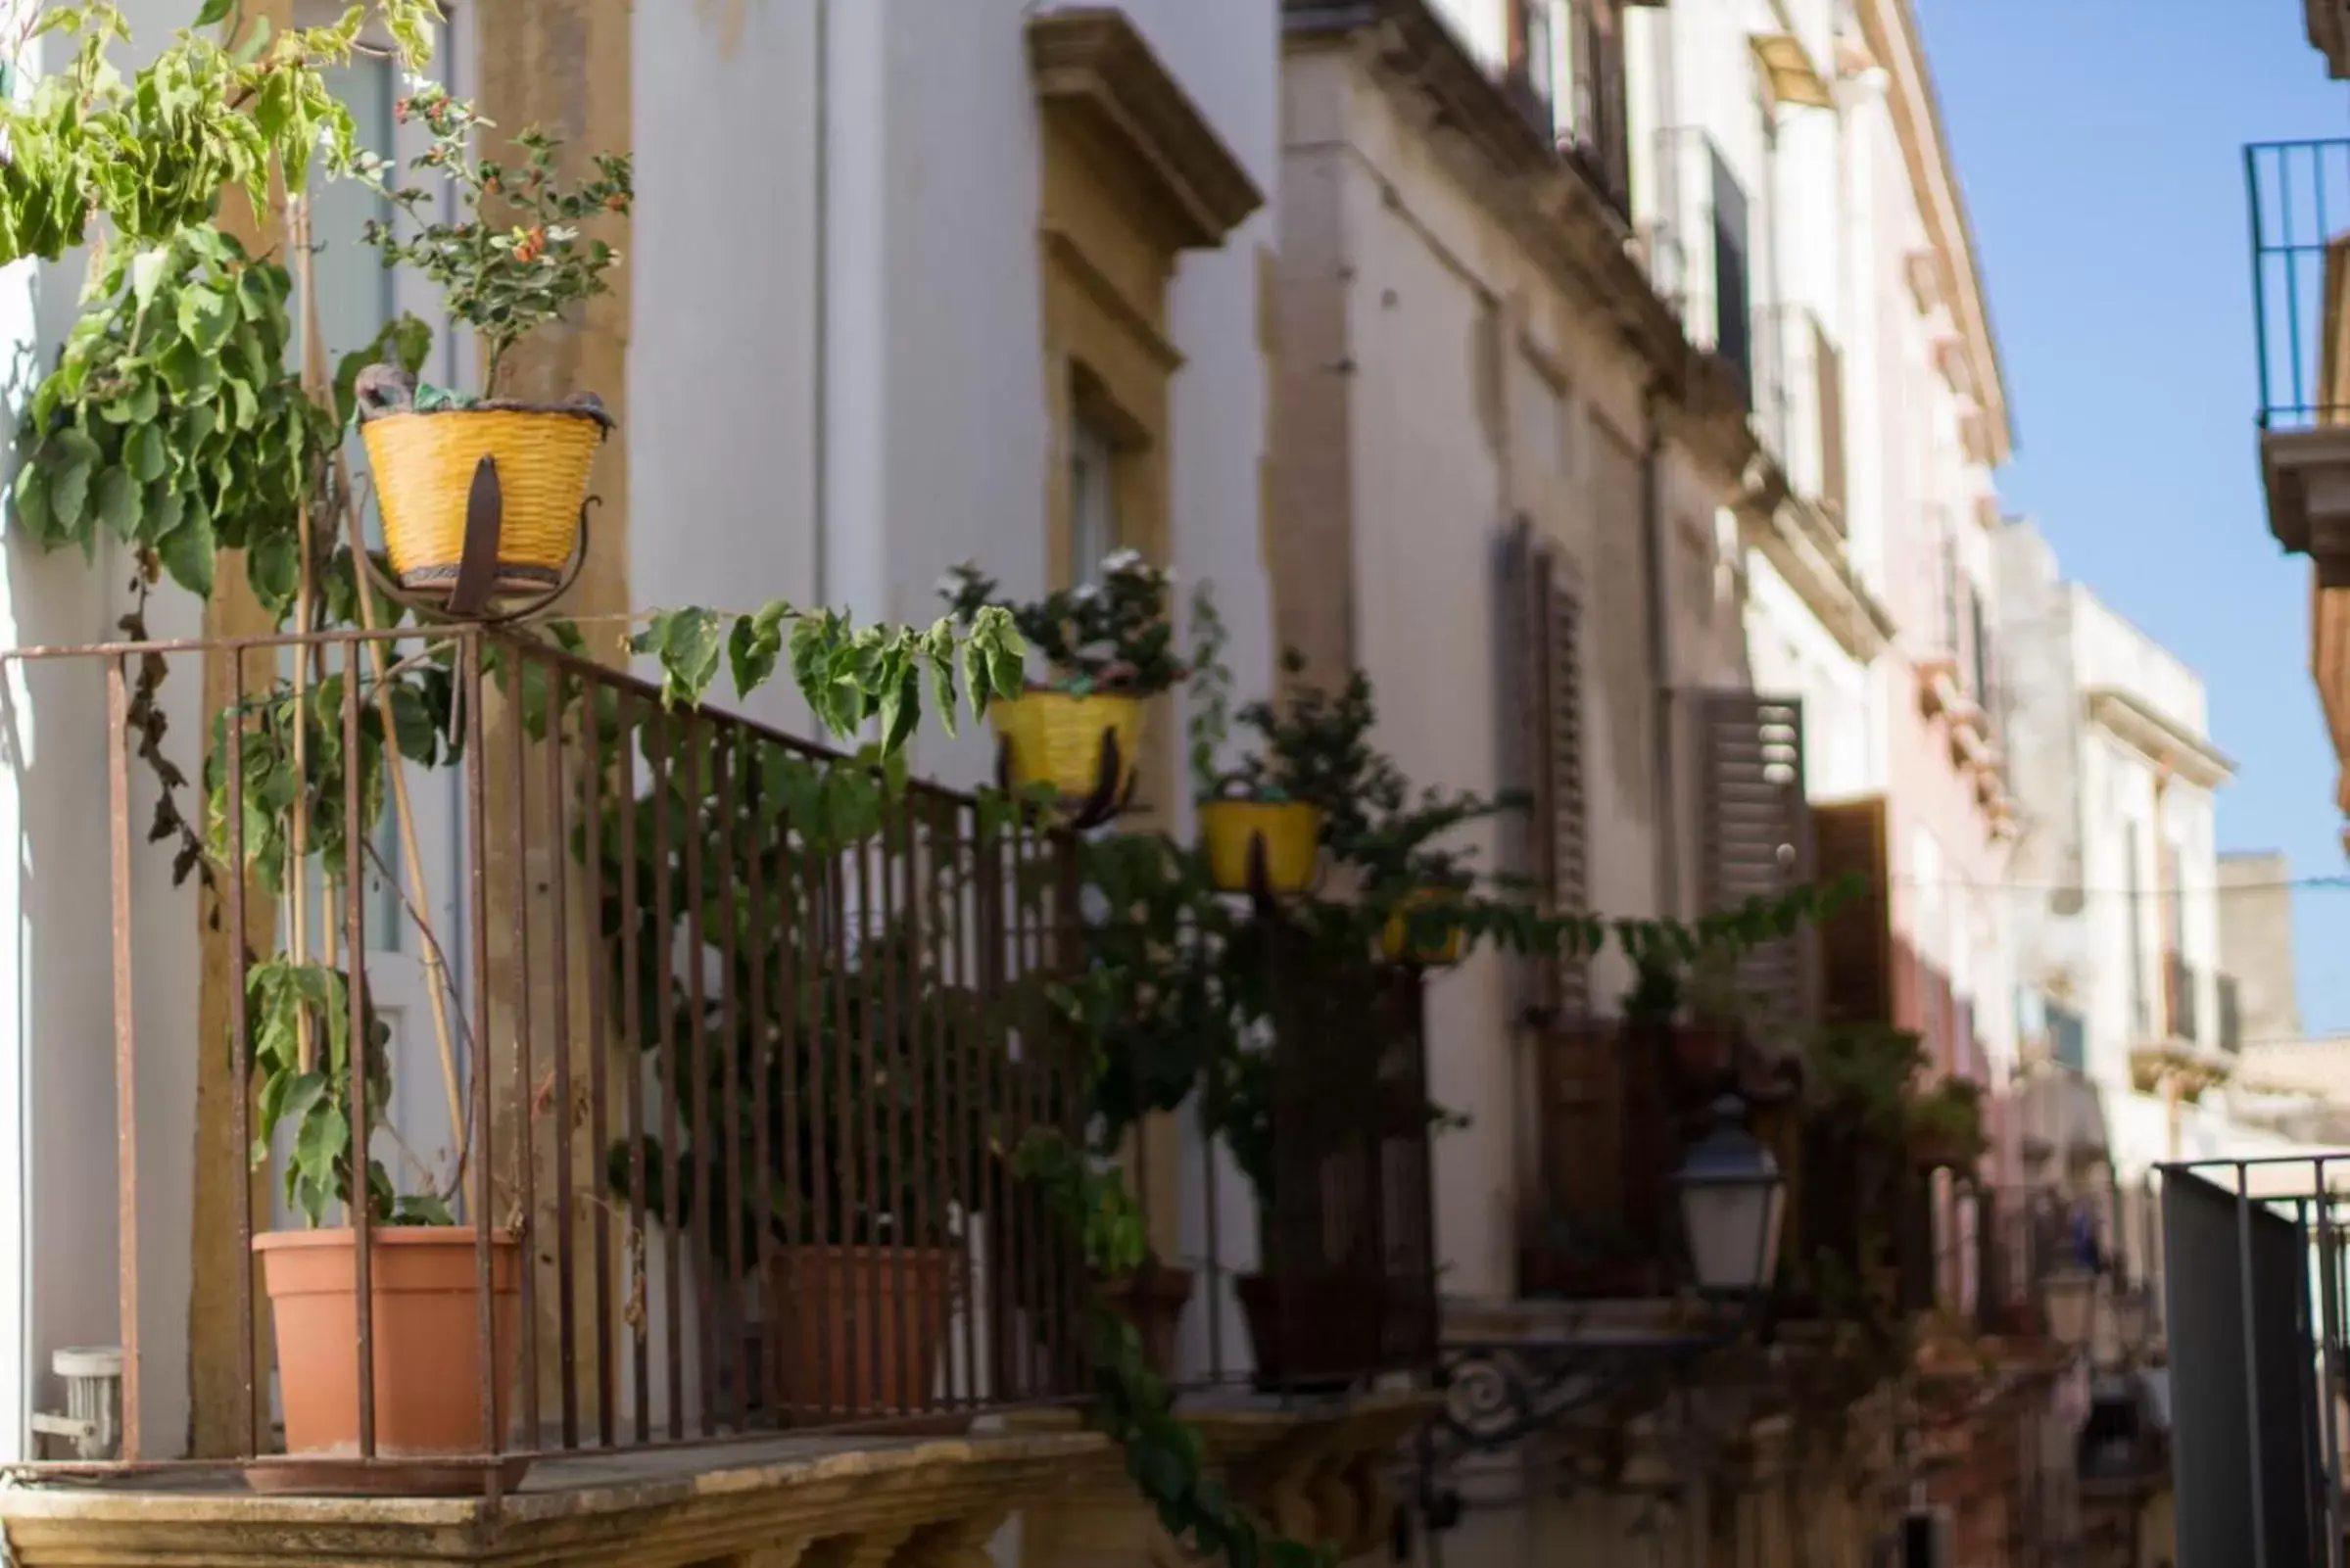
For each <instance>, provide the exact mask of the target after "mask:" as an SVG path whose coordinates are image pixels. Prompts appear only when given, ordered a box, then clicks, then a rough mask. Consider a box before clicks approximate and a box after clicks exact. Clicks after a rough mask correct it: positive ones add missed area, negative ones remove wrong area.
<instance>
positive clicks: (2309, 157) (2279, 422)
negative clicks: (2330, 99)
mask: <svg viewBox="0 0 2350 1568" xmlns="http://www.w3.org/2000/svg"><path fill="white" fill-rule="evenodd" d="M2244 186H2245V195H2246V199H2247V203H2248V206H2249V208H2250V215H2251V228H2252V307H2253V330H2254V344H2255V358H2256V361H2257V366H2258V370H2259V377H2260V410H2259V417H2260V426H2261V428H2262V429H2263V430H2269V431H2286V430H2304V429H2308V428H2310V427H2312V426H2315V425H2332V424H2341V423H2344V422H2345V421H2350V387H2345V385H2344V384H2343V383H2342V377H2343V376H2344V374H2345V373H2346V372H2350V360H2345V359H2344V358H2343V356H2342V354H2341V350H2342V349H2343V348H2344V347H2345V346H2350V345H2344V344H2342V343H2340V342H2337V341H2335V339H2334V337H2333V336H2331V335H2333V334H2338V333H2340V332H2341V331H2342V329H2343V326H2344V319H2343V313H2342V309H2341V306H2340V303H2339V302H2340V300H2341V297H2342V291H2343V289H2344V286H2345V283H2350V277H2346V276H2345V268H2350V138H2339V137H2337V138H2329V139H2326V140H2317V141H2278V142H2255V143H2252V144H2251V145H2249V146H2247V147H2245V149H2244Z"/></svg>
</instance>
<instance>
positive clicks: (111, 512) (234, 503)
mask: <svg viewBox="0 0 2350 1568" xmlns="http://www.w3.org/2000/svg"><path fill="white" fill-rule="evenodd" d="M292 287H293V283H292V280H291V279H290V278H289V277H288V276H287V274H286V271H285V269H284V268H283V267H281V266H279V265H277V264H276V263H275V262H271V261H254V260H253V259H252V258H250V257H248V256H247V255H246V254H245V250H244V248H243V247H242V246H240V245H239V244H238V243H237V242H236V241H235V240H234V239H231V238H230V237H229V236H227V235H225V234H223V233H221V232H220V231H219V230H218V229H216V228H214V227H212V226H211V225H210V224H198V225H195V226H193V227H190V228H186V229H183V230H181V231H180V232H179V233H178V234H176V235H174V236H173V237H172V238H171V239H170V240H169V241H168V242H166V243H165V244H163V245H161V246H159V247H158V248H156V249H153V250H144V251H137V250H132V249H130V248H129V247H118V248H116V249H114V250H113V251H111V252H110V253H109V256H108V259H107V261H106V263H105V265H104V266H102V267H100V268H99V269H98V270H97V271H96V273H95V274H94V275H93V276H92V278H91V280H90V283H89V285H88V287H87V288H86V289H85V290H84V292H83V297H82V300H83V309H82V314H81V316H80V317H79V319H78V320H76V321H75V323H74V325H73V329H72V334H71V335H70V336H69V337H68V338H67V340H66V346H65V352H64V354H63V355H62V356H60V358H59V361H58V366H57V368H56V370H54V371H53V372H51V373H50V374H49V375H48V376H47V377H46V378H44V379H43V380H42V382H41V383H40V385H39V386H38V387H37V388H36V389H35V390H34V392H33V396H32V402H31V404H30V406H29V407H28V409H27V411H26V414H25V418H24V428H23V430H22V431H21V433H20V436H19V444H18V451H19V456H20V463H21V466H20V467H19V469H18V473H17V481H16V492H15V499H16V515H17V518H18V521H19V522H20V523H22V524H23V525H24V528H25V530H26V531H27V532H28V534H29V535H30V536H31V538H32V539H33V541H34V542H35V543H36V544H38V545H39V546H41V547H42V548H43V549H58V548H64V547H68V546H72V547H76V548H78V549H80V550H81V552H82V553H83V554H84V555H85V556H87V555H89V554H91V553H92V552H93V551H94V550H95V549H96V547H97V542H98V539H99V537H100V535H101V533H103V534H105V535H107V536H110V537H112V538H114V539H115V540H117V541H119V542H120V543H121V544H124V545H127V546H133V547H134V548H137V549H142V550H153V551H154V552H155V555H156V558H157V560H158V561H159V562H161V564H162V566H163V568H164V570H165V571H166V572H167V573H168V575H169V577H170V578H171V580H172V581H173V582H175V583H177V584H178V585H179V586H180V587H182V588H184V589H187V590H188V591H189V592H191V593H194V594H201V595H209V594H211V593H212V590H213V581H214V560H215V557H216V555H217V553H218V552H219V551H220V550H223V549H242V550H245V551H246V552H247V555H246V574H247V577H248V579H249V581H250V582H251V583H252V586H253V591H254V594H255V596H256V597H258V598H259V599H260V600H261V602H262V605H263V607H264V609H266V610H267V611H268V612H269V613H270V614H271V615H273V616H276V617H283V616H284V615H286V614H288V613H290V612H291V611H292V609H293V606H294V598H295V593H296V588H297V584H298V581H299V578H300V574H301V559H300V553H299V549H298V532H297V526H296V524H297V516H298V511H299V508H300V506H301V505H302V503H303V502H304V500H305V499H308V498H310V497H311V496H312V494H313V492H314V487H315V485H316V482H317V474H318V470H319V467H320V465H321V462H322V459H323V457H324V456H325V454H326V453H327V452H329V451H332V449H333V446H334V443H335V439H336V431H337V423H338V422H337V420H336V419H335V418H334V416H333V414H332V413H331V412H330V411H329V410H326V409H322V408H319V407H317V406H316V405H314V404H312V402H311V401H310V399H308V398H307V397H305V396H304V395H303V391H302V385H301V382H300V381H299V380H298V379H297V378H296V377H294V376H292V375H290V374H288V373H287V371H286V369H285V365H286V362H287V357H288V346H289V343H290V341H291V338H292V327H291V323H290V322H289V321H288V320H287V317H286V309H285V305H286V296H287V295H288V293H289V292H290V291H291V290H292Z"/></svg>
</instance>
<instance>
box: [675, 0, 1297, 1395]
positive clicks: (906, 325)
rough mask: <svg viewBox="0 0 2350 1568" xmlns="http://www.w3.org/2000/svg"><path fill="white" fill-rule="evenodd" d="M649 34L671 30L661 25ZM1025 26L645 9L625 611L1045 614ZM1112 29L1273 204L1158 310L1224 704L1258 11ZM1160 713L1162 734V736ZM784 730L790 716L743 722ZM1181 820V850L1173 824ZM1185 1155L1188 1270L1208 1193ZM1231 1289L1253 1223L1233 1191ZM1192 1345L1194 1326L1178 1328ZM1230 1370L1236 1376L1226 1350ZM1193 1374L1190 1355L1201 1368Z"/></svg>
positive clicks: (1245, 476) (958, 4)
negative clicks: (1253, 194) (954, 592)
mask: <svg viewBox="0 0 2350 1568" xmlns="http://www.w3.org/2000/svg"><path fill="white" fill-rule="evenodd" d="M655 9H658V8H655ZM1046 9H1050V8H1049V7H1047V6H1042V5H1037V4H1033V3H1026V0H810V3H807V4H802V5H794V6H752V7H748V8H725V7H698V6H697V7H692V8H683V9H682V10H681V14H680V15H679V16H676V17H672V16H670V15H668V14H667V12H666V11H665V10H661V11H660V12H659V14H658V15H657V16H656V15H655V14H654V12H653V11H650V10H647V9H646V8H642V7H641V8H640V9H639V12H638V18H637V24H636V71H635V90H636V94H637V101H636V105H635V120H636V127H637V137H638V147H637V183H638V188H639V191H640V193H641V195H640V206H639V210H638V221H637V224H636V241H635V251H634V253H633V254H632V256H631V257H630V263H631V265H632V266H633V267H634V269H635V273H634V285H635V290H636V293H635V313H636V320H637V326H636V329H635V332H634V334H633V339H632V343H631V355H630V402H631V406H632V409H633V410H635V415H634V423H635V428H634V429H633V430H632V432H631V435H630V441H631V446H630V459H631V464H632V475H631V481H632V482H631V494H630V516H631V549H630V556H631V559H630V573H631V590H632V594H633V597H634V598H635V600H636V602H637V603H638V604H640V605H655V604H675V603H688V602H692V603H703V604H711V605H720V606H726V607H730V608H738V609H740V608H747V607H750V606H753V605H755V604H757V603H760V602H763V601H764V600H765V599H767V598H770V597H774V596H778V595H782V596H787V597H791V598H793V599H795V600H797V601H800V602H812V603H823V604H828V605H837V606H845V607H847V608H848V609H850V610H851V611H852V612H853V613H855V614H856V615H857V616H858V617H859V618H860V619H861V620H869V619H877V618H890V619H898V620H914V621H921V622H927V621H929V620H930V619H931V618H933V617H934V616H935V615H936V614H938V613H939V611H940V609H941V608H942V606H941V605H940V604H939V602H938V600H937V598H936V595H935V589H936V585H937V582H938V579H939V577H940V575H941V574H942V573H943V572H944V571H945V570H946V569H947V568H948V567H950V566H952V565H954V564H956V563H958V562H960V561H964V560H976V561H978V562H979V563H980V564H981V565H982V566H983V567H984V568H985V569H986V570H987V571H988V572H989V573H990V574H991V575H993V576H995V577H996V578H997V579H998V580H999V581H1000V582H1001V583H1002V584H1003V587H1004V591H1005V593H1006V594H1010V595H1014V596H1032V595H1033V594H1037V593H1040V592H1041V591H1042V589H1043V587H1044V586H1045V585H1044V577H1045V571H1046V548H1047V539H1046V524H1045V516H1044V506H1045V496H1046V487H1047V482H1048V476H1049V469H1048V464H1049V463H1050V462H1051V461H1052V452H1051V430H1050V426H1049V422H1048V413H1047V404H1046V390H1047V389H1046V384H1045V379H1044V378H1045V364H1044V358H1043V353H1042V342H1043V325H1042V308H1043V303H1042V302H1043V291H1044V285H1043V279H1042V275H1041V272H1040V258H1041V252H1040V248H1039V244H1038V233H1037V202H1038V196H1039V180H1040V174H1041V156H1042V155H1041V139H1040V130H1039V124H1038V118H1037V111H1036V104H1035V98H1034V94H1033V90H1032V88H1031V81H1030V75H1029V65H1028V45H1027V39H1026V34H1025V31H1024V24H1025V23H1026V21H1027V20H1028V19H1029V18H1030V17H1031V16H1032V15H1034V14H1036V13H1037V12H1039V11H1042V10H1046ZM1124 9H1125V10H1126V11H1127V14H1128V15H1129V16H1130V17H1131V18H1132V19H1133V20H1134V22H1135V24H1136V25H1137V27H1138V28H1139V29H1140V30H1141V32H1142V33H1143V35H1144V37H1145V38H1146V39H1147V40H1148V41H1149V43H1150V44H1151V46H1152V48H1153V49H1154V50H1155V51H1156V52H1157V53H1158V54H1159V56H1160V58H1161V59H1162V61H1163V62H1164V63H1165V64H1166V65H1167V67H1168V69H1169V71H1171V72H1172V73H1173V74H1174V75H1175V78H1176V80H1177V81H1178V82H1180V83H1181V85H1182V86H1183V88H1184V90H1185V91H1186V92H1187V93H1188V94H1189V95H1190V96H1191V97H1192V99H1193V100H1194V102H1195V103H1196V104H1197V105H1198V106H1199V107H1200V109H1201V111H1202V113H1203V114H1204V115H1205V116H1206V118H1207V119H1209V120H1210V122H1211V123H1212V124H1213V125H1214V127H1215V129H1216V131H1217V133H1218V134H1219V136H1220V137H1221V138H1222V139H1223V142H1224V144H1225V146H1226V147H1227V148H1229V149H1230V150H1231V152H1232V153H1233V154H1234V155H1235V156H1236V157H1237V158H1238V159H1239V161H1240V162H1241V164H1242V165H1243V166H1245V167H1246V168H1247V170H1248V172H1249V174H1250V177H1251V178H1252V179H1253V180H1254V181H1255V182H1256V184H1257V186H1258V188H1259V189H1260V190H1261V191H1262V192H1264V193H1265V196H1266V199H1267V206H1266V208H1265V209H1263V210H1261V211H1260V212H1259V213H1258V214H1256V215H1254V216H1253V217H1251V218H1250V219H1249V220H1248V221H1247V222H1246V223H1244V224H1243V225H1242V227H1241V228H1240V229H1239V230H1238V231H1237V232H1236V233H1234V234H1233V235H1232V236H1231V237H1230V238H1229V239H1228V240H1227V242H1226V244H1225V245H1224V247H1223V249H1222V250H1220V251H1216V252H1212V253H1190V254H1186V255H1185V256H1184V257H1183V258H1182V259H1181V260H1180V261H1179V263H1178V266H1177V269H1176V272H1175V278H1174V280H1173V284H1172V286H1171V291H1170V296H1169V316H1170V325H1171V329H1172V335H1173V338H1174V341H1175V345H1176V347H1177V348H1178V349H1179V350H1180V351H1181V353H1182V355H1183V364H1182V367H1181V368H1180V369H1179V370H1178V371H1177V372H1176V373H1175V378H1174V382H1173V385H1172V388H1171V410H1170V418H1171V424H1172V431H1171V442H1170V448H1171V450H1170V474H1169V482H1170V493H1171V494H1170V499H1171V511H1170V537H1171V541H1172V554H1173V565H1174V566H1175V570H1176V572H1177V575H1178V578H1179V580H1180V584H1181V587H1182V592H1183V594H1185V596H1186V598H1187V597H1188V594H1189V590H1190V587H1191V585H1192V584H1194V583H1197V582H1200V581H1203V580H1204V581H1212V582H1213V583H1214V584H1215V587H1216V591H1217V599H1218V606H1219V609H1220V610H1221V612H1222V614H1223V619H1224V621H1225V623H1226V625H1227V627H1228V628H1229V630H1230V633H1231V641H1230V644H1229V646H1228V647H1227V649H1226V653H1225V657H1226V661H1227V663H1228V664H1229V665H1230V667H1231V669H1232V672H1233V676H1234V680H1235V684H1236V688H1237V689H1238V690H1239V691H1240V692H1241V693H1242V695H1243V699H1244V700H1245V698H1246V697H1247V696H1251V695H1254V694H1256V693H1258V692H1260V691H1264V690H1266V689H1269V687H1270V685H1271V672H1272V667H1273V659H1272V648H1271V624H1270V622H1271V612H1270V598H1269V594H1268V589H1267V582H1266V574H1265V567H1264V561H1263V557H1262V533H1261V528H1262V510H1263V508H1262V504H1261V499H1260V498H1261V489H1260V472H1261V462H1262V459H1263V458H1264V455H1265V430H1266V420H1267V403H1268V399H1269V398H1270V396H1271V389H1270V388H1269V387H1268V385H1267V375H1266V361H1265V359H1264V356H1263V353H1262V349H1261V346H1260V343H1259V338H1258V331H1259V309H1258V303H1259V302H1258V287H1257V277H1258V253H1259V250H1260V248H1261V247H1263V246H1267V245H1270V244H1271V236H1272V230H1273V217H1272V210H1273V208H1272V204H1273V202H1274V201H1275V198H1276V193H1277V178H1278V173H1279V158H1278V151H1277V145H1276V142H1277V136H1278V119H1279V86H1278V83H1279V70H1280V51H1279V32H1278V24H1277V12H1278V7H1277V5H1275V4H1274V3H1273V0H1128V3H1127V4H1126V5H1125V7H1124ZM1180 700H1181V699H1180V697H1179V696H1178V697H1177V698H1176V699H1175V701H1176V705H1177V709H1178V713H1177V720H1178V723H1179V718H1180ZM750 707H751V710H752V711H753V712H755V713H757V714H759V715H761V716H763V717H766V718H769V719H771V720H773V721H776V722H780V723H782V724H785V725H787V726H791V727H792V728H795V729H800V730H804V728H805V722H804V714H803V712H802V710H801V709H800V707H799V705H798V703H797V702H796V699H794V698H791V697H790V696H788V695H786V694H784V693H783V692H781V691H780V690H777V689H771V690H770V691H768V692H765V693H762V694H761V695H760V696H759V697H758V698H756V699H754V700H753V702H752V703H751V704H750ZM913 763H914V766H915V768H916V770H917V771H918V772H921V773H924V774H927V775H930V776H932V777H935V778H940V779H943V780H944V781H946V782H948V783H952V784H975V783H979V782H981V781H983V780H984V779H987V778H990V777H992V773H993V765H994V750H993V744H992V741H991V740H989V739H988V738H987V736H985V734H984V733H983V731H982V732H973V731H971V730H969V729H966V732H965V734H964V735H963V736H962V737H961V738H959V739H951V740H950V739H948V738H946V737H945V736H943V735H941V734H940V733H938V731H937V730H936V729H935V727H926V728H925V730H924V731H923V733H922V735H921V736H920V737H919V738H918V739H917V740H916V742H915V744H914V754H913ZM1172 804H1173V817H1174V819H1175V821H1174V822H1173V823H1172V824H1171V826H1175V827H1176V828H1177V829H1178V830H1181V829H1182V828H1183V827H1184V825H1185V819H1187V817H1188V812H1189V807H1188V802H1187V801H1181V800H1178V801H1175V802H1174V803H1172ZM1202 1158H1203V1156H1202V1152H1201V1151H1200V1150H1199V1149H1198V1148H1197V1147H1196V1143H1193V1144H1192V1145H1190V1146H1187V1147H1186V1149H1185V1151H1184V1156H1183V1159H1184V1163H1185V1167H1186V1169H1185V1180H1184V1183H1183V1190H1184V1195H1185V1202H1186V1204H1187V1206H1188V1212H1187V1213H1186V1215H1185V1220H1184V1229H1185V1238H1186V1245H1187V1246H1191V1247H1194V1248H1204V1237H1205V1234H1206V1227H1207V1216H1206V1214H1205V1212H1204V1208H1203V1206H1204V1202H1205V1200H1204V1198H1203V1197H1202V1196H1201V1195H1202V1194H1203V1193H1204V1191H1205V1183H1204V1181H1203V1180H1202V1179H1201V1171H1200V1169H1199V1162H1200V1160H1201V1159H1202ZM1218 1191H1219V1194H1220V1201H1221V1207H1222V1209H1223V1213H1222V1215H1221V1216H1220V1220H1219V1230H1220V1233H1221V1234H1220V1242H1221V1245H1222V1247H1223V1253H1224V1260H1225V1262H1226V1264H1227V1265H1229V1266H1233V1267H1245V1266H1247V1264H1248V1263H1249V1262H1250V1261H1251V1259H1252V1248H1253V1230H1254V1213H1253V1211H1252V1209H1251V1207H1250V1203H1249V1199H1248V1196H1247V1190H1246V1187H1245V1185H1244V1184H1243V1183H1242V1182H1241V1181H1240V1180H1239V1179H1238V1178H1237V1176H1236V1175H1235V1174H1234V1173H1233V1172H1232V1171H1231V1169H1230V1168H1229V1166H1228V1162H1227V1163H1225V1165H1224V1168H1223V1171H1222V1174H1221V1178H1220V1180H1219V1183H1218ZM1189 1328H1190V1331H1191V1332H1192V1334H1193V1336H1194V1338H1195V1339H1198V1340H1200V1341H1202V1342H1203V1344H1204V1339H1205V1333H1206V1329H1205V1321H1204V1317H1203V1314H1201V1313H1199V1312H1197V1311H1195V1312H1193V1313H1191V1314H1190V1320H1189ZM1244 1345H1245V1338H1244V1336H1243V1334H1242V1332H1241V1330H1240V1327H1239V1323H1238V1320H1237V1318H1236V1317H1229V1318H1228V1319H1227V1321H1226V1324H1225V1326H1224V1329H1223V1347H1224V1354H1225V1355H1226V1358H1227V1360H1234V1359H1236V1355H1235V1353H1236V1351H1237V1350H1238V1348H1239V1347H1242V1346H1244ZM1199 1354H1204V1350H1202V1351H1200V1352H1199Z"/></svg>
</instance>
